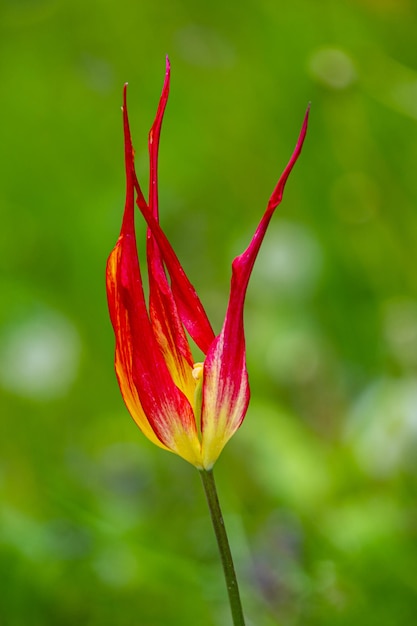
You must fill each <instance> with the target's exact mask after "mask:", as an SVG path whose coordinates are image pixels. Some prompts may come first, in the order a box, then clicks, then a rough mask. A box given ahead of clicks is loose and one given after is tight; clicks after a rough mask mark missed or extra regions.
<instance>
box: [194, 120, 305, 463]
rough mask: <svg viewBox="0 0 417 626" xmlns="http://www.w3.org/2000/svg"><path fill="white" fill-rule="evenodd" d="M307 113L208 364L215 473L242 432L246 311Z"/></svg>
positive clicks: (234, 285)
mask: <svg viewBox="0 0 417 626" xmlns="http://www.w3.org/2000/svg"><path fill="white" fill-rule="evenodd" d="M308 113H309V110H307V113H306V115H305V118H304V123H303V126H302V129H301V132H300V135H299V138H298V141H297V144H296V147H295V150H294V152H293V154H292V156H291V159H290V160H289V162H288V165H287V166H286V168H285V170H284V172H283V173H282V175H281V177H280V179H279V181H278V183H277V185H276V187H275V189H274V191H273V193H272V195H271V198H270V200H269V202H268V206H267V209H266V211H265V213H264V215H263V217H262V219H261V221H260V223H259V225H258V228H257V229H256V231H255V234H254V236H253V238H252V241H251V242H250V244H249V246H248V248H247V249H246V250H245V251H244V252H243V254H241V255H240V256H238V257H237V258H236V259H235V260H234V261H233V264H232V281H231V289H230V298H229V304H228V307H227V312H226V318H225V321H224V324H223V328H222V331H221V333H220V335H219V336H218V337H217V338H216V340H215V342H214V343H213V344H212V346H211V348H210V350H209V352H208V354H207V358H206V361H205V364H204V378H203V404H202V418H201V429H202V441H203V448H202V455H203V463H204V467H205V468H206V469H209V468H210V467H212V465H213V464H214V462H215V461H216V459H217V457H218V456H219V454H220V452H221V450H222V449H223V447H224V445H225V444H226V443H227V441H228V440H229V439H230V437H231V436H232V435H233V434H234V432H235V431H236V430H237V429H238V428H239V426H240V424H241V423H242V420H243V418H244V416H245V413H246V410H247V407H248V402H249V384H248V374H247V370H246V358H245V336H244V328H243V305H244V301H245V296H246V290H247V286H248V282H249V278H250V275H251V273H252V269H253V266H254V263H255V260H256V257H257V255H258V252H259V248H260V246H261V244H262V241H263V238H264V236H265V233H266V229H267V227H268V224H269V222H270V220H271V217H272V215H273V213H274V210H275V208H276V207H277V206H278V204H279V203H280V202H281V200H282V195H283V191H284V187H285V183H286V182H287V179H288V176H289V174H290V172H291V170H292V168H293V167H294V164H295V162H296V161H297V159H298V157H299V155H300V152H301V148H302V145H303V142H304V138H305V135H306V132H307V122H308Z"/></svg>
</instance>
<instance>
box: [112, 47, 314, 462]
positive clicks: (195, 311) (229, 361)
mask: <svg viewBox="0 0 417 626" xmlns="http://www.w3.org/2000/svg"><path fill="white" fill-rule="evenodd" d="M169 82H170V64H169V60H168V59H167V64H166V75H165V82H164V86H163V89H162V95H161V98H160V101H159V106H158V110H157V112H156V117H155V121H154V123H153V126H152V128H151V130H150V133H149V157H150V185H149V202H146V200H145V198H144V196H143V193H142V191H141V188H140V186H139V182H138V179H137V177H136V172H135V167H134V151H133V147H132V140H131V134H130V128H129V120H128V113H127V104H126V86H125V89H124V104H123V124H124V141H125V167H126V202H125V209H124V216H123V223H122V228H121V232H120V236H119V239H118V241H117V243H116V246H115V248H114V249H113V251H112V252H111V254H110V256H109V259H108V262H107V271H106V284H107V298H108V304H109V310H110V317H111V321H112V324H113V328H114V333H115V337H116V356H115V368H116V374H117V379H118V382H119V386H120V390H121V393H122V396H123V399H124V401H125V403H126V406H127V408H128V410H129V412H130V414H131V416H132V417H133V419H134V420H135V422H136V423H137V425H138V426H139V428H140V429H141V430H142V432H143V433H144V434H145V435H146V436H147V437H148V439H150V440H151V441H152V442H153V443H155V444H156V445H158V446H160V447H161V448H164V449H166V450H170V451H171V452H175V453H176V454H178V455H179V456H181V457H183V458H184V459H185V460H186V461H188V462H189V463H192V464H193V465H195V466H196V467H197V468H198V469H206V470H209V469H210V468H211V467H212V466H213V465H214V463H215V461H216V460H217V458H218V457H219V455H220V453H221V451H222V449H223V448H224V446H225V444H226V443H227V441H228V440H229V439H230V438H231V437H232V435H233V434H234V433H235V432H236V430H237V429H238V428H239V426H240V424H241V423H242V421H243V418H244V417H245V413H246V410H247V407H248V402H249V385H248V374H247V369H246V358H245V336H244V327H243V306H244V301H245V295H246V290H247V286H248V282H249V278H250V275H251V273H252V268H253V265H254V263H255V259H256V257H257V254H258V251H259V248H260V246H261V243H262V241H263V238H264V235H265V232H266V229H267V227H268V224H269V221H270V219H271V217H272V215H273V213H274V210H275V208H276V207H277V206H278V204H279V203H280V202H281V199H282V195H283V191H284V186H285V183H286V181H287V178H288V176H289V174H290V172H291V170H292V168H293V166H294V164H295V162H296V160H297V159H298V157H299V155H300V152H301V148H302V145H303V142H304V138H305V135H306V131H307V121H308V110H307V113H306V116H305V119H304V123H303V126H302V129H301V132H300V136H299V138H298V141H297V145H296V147H295V150H294V152H293V154H292V156H291V159H290V160H289V163H288V165H287V167H286V168H285V170H284V172H283V174H282V175H281V178H280V179H279V181H278V183H277V185H276V187H275V189H274V191H273V193H272V195H271V198H270V200H269V202H268V206H267V208H266V211H265V213H264V215H263V217H262V219H261V221H260V223H259V225H258V227H257V229H256V231H255V234H254V236H253V238H252V241H251V242H250V244H249V246H248V247H247V248H246V250H245V251H244V252H243V253H242V254H241V255H240V256H238V257H236V258H235V259H234V261H233V263H232V280H231V289H230V297H229V303H228V307H227V311H226V317H225V320H224V323H223V328H222V330H221V332H220V334H219V335H217V336H216V335H215V334H214V332H213V330H212V327H211V325H210V322H209V320H208V318H207V315H206V312H205V310H204V308H203V306H202V304H201V302H200V300H199V298H198V296H197V293H196V291H195V289H194V287H193V286H192V285H191V283H190V281H189V280H188V278H187V276H186V274H185V272H184V270H183V268H182V266H181V264H180V262H179V260H178V258H177V256H176V254H175V252H174V251H173V249H172V247H171V244H170V243H169V241H168V239H167V238H166V236H165V234H164V232H163V231H162V229H161V227H160V225H159V215H158V174H157V165H158V147H159V138H160V133H161V125H162V119H163V116H164V111H165V106H166V103H167V99H168V93H169ZM135 204H136V205H137V207H138V208H139V211H140V212H141V214H142V216H143V217H144V219H145V221H146V223H147V266H148V280H149V303H148V306H147V304H146V301H145V296H144V291H143V284H142V278H141V272H140V268H139V260H138V253H137V247H136V235H135V223H134V220H135ZM187 333H188V335H189V336H190V337H191V339H192V340H193V341H194V342H195V343H196V345H197V346H198V347H199V348H200V350H201V351H202V352H203V354H204V355H205V359H204V362H202V363H197V364H196V363H194V362H193V357H192V355H191V350H190V346H189V341H188V338H187Z"/></svg>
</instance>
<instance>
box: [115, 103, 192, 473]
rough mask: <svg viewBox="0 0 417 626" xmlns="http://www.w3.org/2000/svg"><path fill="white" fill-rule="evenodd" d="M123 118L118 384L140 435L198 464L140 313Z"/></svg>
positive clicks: (180, 398)
mask: <svg viewBox="0 0 417 626" xmlns="http://www.w3.org/2000/svg"><path fill="white" fill-rule="evenodd" d="M123 119H124V129H125V161H126V179H127V185H126V204H125V212H124V216H123V223H122V229H121V233H120V237H119V239H118V242H117V244H116V246H115V248H114V250H113V251H112V253H111V254H110V257H109V261H108V264H107V295H108V301H109V309H110V316H111V320H112V324H113V327H114V331H115V336H116V368H117V375H118V380H119V383H120V389H121V392H122V395H123V397H124V399H125V402H126V404H127V406H128V408H129V410H130V412H131V414H132V417H133V418H134V419H135V421H136V422H137V424H138V426H139V427H140V428H141V429H142V430H143V432H144V434H145V435H146V436H148V437H149V439H151V441H153V443H158V442H159V443H158V445H161V444H162V447H166V448H168V449H170V450H171V451H172V452H175V453H177V454H179V455H180V456H182V457H183V458H185V459H186V460H187V461H189V462H190V463H193V464H194V465H197V466H199V463H200V447H201V446H200V441H199V439H198V435H197V428H196V424H195V419H194V413H193V410H192V407H191V405H190V403H189V401H188V400H187V398H186V397H185V395H184V394H183V393H182V392H181V391H180V390H179V389H178V388H177V386H176V385H175V383H174V381H173V379H172V377H171V375H170V373H169V370H168V368H167V365H166V363H165V360H164V357H163V354H162V352H161V350H160V347H159V345H158V342H157V341H156V338H155V336H154V334H153V329H152V326H151V322H150V320H149V317H148V312H147V310H146V303H145V297H144V293H143V286H142V279H141V274H140V268H139V260H138V255H137V247H136V236H135V226H134V189H135V181H136V175H135V171H134V161H133V147H132V142H131V137H130V130H129V124H128V119H127V111H126V107H125V108H124V115H123ZM142 197H143V196H142Z"/></svg>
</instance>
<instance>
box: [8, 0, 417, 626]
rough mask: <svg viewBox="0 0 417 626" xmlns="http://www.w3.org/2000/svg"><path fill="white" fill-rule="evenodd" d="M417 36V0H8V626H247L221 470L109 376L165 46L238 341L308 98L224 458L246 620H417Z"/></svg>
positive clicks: (216, 316)
mask: <svg viewBox="0 0 417 626" xmlns="http://www.w3.org/2000/svg"><path fill="white" fill-rule="evenodd" d="M416 33H417V4H416V3H415V2H414V0H352V1H348V0H340V1H339V0H317V1H315V0H291V1H284V0H241V1H240V2H237V1H235V0H232V1H231V2H226V1H219V0H211V1H210V2H207V3H204V2H195V1H194V2H193V1H192V0H172V1H171V2H169V1H168V0H117V1H116V0H1V2H0V95H1V97H0V120H1V121H0V139H1V142H0V145H1V150H0V302H1V307H0V581H1V584H0V624H1V626H45V625H47V626H74V625H75V624H77V625H80V626H165V625H166V626H196V625H198V626H228V625H229V624H230V623H231V622H230V618H229V613H228V605H227V599H226V593H225V589H224V584H223V579H222V573H221V570H220V565H219V560H218V555H217V547H216V545H215V540H214V536H213V532H212V528H211V526H210V520H209V518H208V514H207V511H206V505H205V501H204V496H203V492H202V489H201V484H200V480H199V476H198V473H197V472H196V471H195V469H194V468H193V467H192V466H189V465H188V464H187V463H185V462H184V461H183V460H182V459H180V458H179V457H176V456H174V455H172V454H169V453H167V452H163V451H161V450H159V449H158V448H156V447H154V446H153V445H152V444H150V443H149V442H148V441H147V440H146V439H145V438H144V437H143V435H142V434H141V433H140V431H139V430H138V428H137V427H136V426H135V424H134V422H133V421H132V420H131V418H130V417H129V415H128V413H127V411H126V409H125V407H124V404H123V401H122V399H121V397H120V394H119V390H118V387H117V383H116V379H115V376H114V370H113V350H114V338H113V333H112V329H111V326H110V322H109V319H108V313H107V305H106V297H105V285H104V269H105V263H106V258H107V256H108V254H109V252H110V250H111V248H112V247H113V245H114V244H115V241H116V239H117V236H118V233H119V228H120V224H121V217H122V211H123V204H124V169H123V137H122V123H121V111H120V106H121V100H122V87H123V84H124V83H125V82H126V81H129V103H130V105H129V106H130V117H131V124H132V131H133V139H134V144H135V148H136V163H137V170H138V176H139V177H140V180H141V182H142V183H143V186H144V189H146V187H147V179H148V163H147V133H148V130H149V128H150V126H151V124H152V120H153V116H154V113H155V110H156V106H157V102H158V98H159V95H160V92H161V87H162V82H163V78H164V72H165V55H166V54H169V56H170V59H171V64H172V82H171V95H170V101H169V103H168V107H167V112H166V117H165V121H164V127H163V133H162V139H161V150H160V204H161V207H160V209H161V222H162V225H163V227H164V229H165V230H166V232H167V234H168V236H169V238H170V240H171V241H172V244H173V246H174V248H175V250H176V252H177V254H178V256H179V258H180V259H181V262H182V263H183V265H184V267H185V269H186V271H187V273H188V274H189V276H190V278H191V280H192V282H193V284H194V285H195V287H196V289H197V291H198V292H199V294H200V296H201V299H202V301H203V303H204V304H205V306H206V307H207V310H208V313H209V316H210V318H211V320H212V321H213V326H214V328H215V330H216V332H218V331H219V330H220V328H221V324H222V320H223V316H224V312H225V307H226V303H227V298H228V291H229V282H230V273H231V261H232V259H233V258H234V256H236V255H237V254H239V253H240V252H241V251H242V250H243V249H244V247H245V246H246V245H247V243H248V242H249V240H250V238H251V236H252V234H253V232H254V229H255V227H256V224H257V221H258V220H259V218H260V216H261V215H262V212H263V211H264V208H265V206H266V203H267V201H268V198H269V195H270V193H271V191H272V189H273V188H274V186H275V183H276V181H277V179H278V177H279V175H280V173H281V171H282V169H283V168H284V166H285V164H286V162H287V160H288V158H289V156H290V154H291V152H292V150H293V147H294V145H295V141H296V138H297V135H298V132H299V129H300V126H301V123H302V119H303V115H304V112H305V109H306V107H307V105H308V103H309V102H311V117H310V127H309V132H308V137H307V140H306V143H305V146H304V150H303V153H302V156H301V158H300V160H299V162H298V163H297V165H296V167H295V169H294V171H293V174H292V176H291V178H290V179H289V182H288V185H287V188H286V193H285V197H284V202H283V204H282V205H281V207H280V209H279V210H278V211H277V213H276V215H275V216H274V219H273V221H272V223H271V226H270V230H269V231H268V234H267V237H266V240H265V243H264V246H263V248H262V250H261V253H260V256H259V258H258V262H257V265H256V268H255V272H254V275H253V279H252V282H251V285H250V289H249V291H248V296H247V303H246V314H245V323H246V330H247V354H248V368H249V374H250V381H251V388H252V400H251V405H250V409H249V411H248V414H247V417H246V419H245V422H244V424H243V426H242V428H241V429H240V430H239V432H238V433H237V434H236V436H235V437H234V438H233V439H232V440H231V442H230V443H229V444H228V445H227V447H226V448H225V450H224V451H223V454H222V456H221V458H220V460H219V462H218V463H217V465H216V477H217V483H218V488H219V494H220V498H221V501H222V504H223V508H224V514H225V520H226V524H227V527H228V529H229V533H230V538H231V544H232V549H233V552H234V554H235V558H236V567H237V570H238V574H239V579H240V582H241V587H242V597H243V604H244V609H245V613H246V616H247V623H248V626H276V625H278V626H352V625H355V626H402V625H405V626H408V625H410V624H412V623H414V621H415V616H416V614H417V575H416V571H417V570H416V563H417V544H416V540H417V533H416V528H417V502H416V493H417V484H416V483H417V480H416V478H417V462H416V459H417V378H416V373H417V272H416V251H417V210H416V201H417V175H416V163H417V46H416ZM139 222H140V220H139ZM138 235H139V239H140V241H141V242H143V241H144V236H145V230H144V228H143V224H141V223H140V225H139V228H138ZM143 252H144V247H143V245H141V248H140V255H141V258H142V257H143Z"/></svg>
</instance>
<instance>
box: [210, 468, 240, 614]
mask: <svg viewBox="0 0 417 626" xmlns="http://www.w3.org/2000/svg"><path fill="white" fill-rule="evenodd" d="M200 476H201V480H202V482H203V487H204V492H205V494H206V498H207V504H208V507H209V510H210V515H211V521H212V522H213V528H214V533H215V535H216V539H217V545H218V547H219V552H220V558H221V561H222V565H223V572H224V577H225V580H226V587H227V593H228V596H229V604H230V611H231V613H232V618H233V625H234V626H245V619H244V617H243V611H242V603H241V601H240V594H239V586H238V582H237V578H236V572H235V567H234V564H233V557H232V552H231V550H230V545H229V540H228V538H227V532H226V527H225V525H224V520H223V515H222V511H221V508H220V503H219V498H218V496H217V489H216V483H215V481H214V475H213V470H208V471H207V470H201V471H200Z"/></svg>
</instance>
